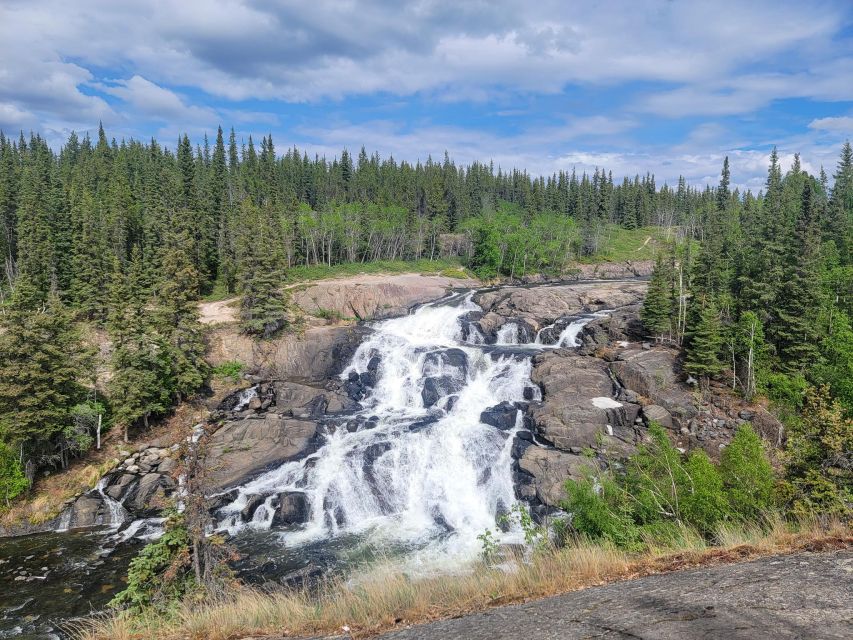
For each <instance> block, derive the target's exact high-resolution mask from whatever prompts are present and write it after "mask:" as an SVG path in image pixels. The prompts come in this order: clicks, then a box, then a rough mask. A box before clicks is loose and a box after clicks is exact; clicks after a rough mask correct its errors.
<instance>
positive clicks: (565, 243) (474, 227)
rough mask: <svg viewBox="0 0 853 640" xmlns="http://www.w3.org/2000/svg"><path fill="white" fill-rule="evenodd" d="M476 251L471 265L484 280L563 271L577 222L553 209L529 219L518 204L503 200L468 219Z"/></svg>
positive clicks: (574, 235)
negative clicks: (490, 208) (494, 207)
mask: <svg viewBox="0 0 853 640" xmlns="http://www.w3.org/2000/svg"><path fill="white" fill-rule="evenodd" d="M463 228H464V229H465V231H466V232H467V233H468V234H469V235H470V237H471V244H472V247H473V251H472V254H471V258H470V260H469V262H468V267H469V268H470V269H472V270H473V271H474V272H475V273H476V274H477V275H478V276H480V277H481V278H483V279H491V278H494V277H496V276H498V275H506V276H509V277H511V278H512V277H516V276H524V275H526V274H530V273H557V274H559V273H561V272H562V271H563V268H564V267H565V265H566V262H567V261H568V259H569V258H570V256H571V247H572V245H573V244H576V242H577V232H576V230H575V224H574V222H573V221H572V220H571V219H569V218H565V217H563V216H559V215H557V214H555V213H552V212H543V213H541V214H539V215H538V216H536V217H534V218H527V217H526V216H525V215H524V214H523V213H522V212H521V211H520V210H519V208H518V207H517V206H514V205H512V204H510V203H508V202H500V203H499V206H498V208H497V210H495V211H491V210H487V211H486V212H484V213H483V214H481V215H479V216H474V217H471V218H469V219H468V220H466V221H465V224H464V226H463Z"/></svg>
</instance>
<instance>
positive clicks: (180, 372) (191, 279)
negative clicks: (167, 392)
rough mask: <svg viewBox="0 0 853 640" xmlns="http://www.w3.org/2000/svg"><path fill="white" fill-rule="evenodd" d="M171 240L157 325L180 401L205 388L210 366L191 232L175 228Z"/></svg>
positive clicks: (166, 254)
mask: <svg viewBox="0 0 853 640" xmlns="http://www.w3.org/2000/svg"><path fill="white" fill-rule="evenodd" d="M167 242H168V244H167V247H166V252H165V254H164V256H163V279H162V283H161V284H160V286H159V289H158V291H157V302H158V304H159V308H158V310H157V324H158V331H159V332H160V333H161V335H162V336H163V337H164V339H165V340H166V342H167V344H168V347H169V354H170V360H171V363H172V364H171V370H172V371H171V374H172V382H173V385H174V386H173V390H174V394H175V396H176V397H177V399H178V400H179V401H180V400H181V399H183V398H186V397H188V396H190V395H192V394H193V393H195V392H196V391H198V390H199V389H200V388H201V386H202V385H203V384H204V382H205V380H206V379H207V375H208V373H209V368H210V367H209V365H208V364H207V362H206V361H205V360H204V354H205V343H204V333H203V331H202V326H201V324H200V323H199V310H198V302H197V296H198V289H199V273H198V270H197V269H196V268H195V266H194V262H193V259H192V257H191V255H190V252H189V251H187V249H186V247H187V246H191V243H190V242H189V237H188V233H187V232H186V231H180V230H179V231H174V232H172V233H171V234H170V235H169V237H168V241H167Z"/></svg>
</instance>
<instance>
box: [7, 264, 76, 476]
mask: <svg viewBox="0 0 853 640" xmlns="http://www.w3.org/2000/svg"><path fill="white" fill-rule="evenodd" d="M41 297H42V295H41V293H40V292H39V290H38V285H33V284H31V283H30V282H29V281H28V280H26V279H23V278H22V279H21V280H20V281H19V282H18V284H17V286H16V290H15V295H14V297H13V298H12V301H11V304H10V305H9V308H8V309H7V310H6V313H5V315H4V316H3V317H2V330H0V441H2V442H5V443H6V444H8V445H10V446H11V447H12V448H13V449H16V450H17V449H22V450H23V452H24V456H23V457H24V459H25V460H33V461H35V462H36V463H39V464H44V463H58V462H63V463H64V462H65V461H66V459H65V458H64V456H63V455H62V454H63V453H64V452H63V451H62V450H61V449H60V448H59V446H60V441H61V439H62V436H63V431H64V430H65V429H66V428H68V427H69V425H70V424H71V410H72V408H73V407H74V406H75V405H77V404H78V403H79V402H81V401H82V400H83V399H84V397H85V389H84V388H83V386H82V385H81V384H80V380H81V378H84V375H83V374H84V373H85V372H86V371H91V369H92V367H91V361H90V359H89V358H88V357H87V356H88V354H87V353H86V351H85V350H84V348H83V346H82V344H81V341H80V338H79V336H78V334H77V331H76V329H75V327H74V326H73V324H72V322H71V317H70V314H69V313H68V311H67V310H66V309H65V307H64V306H63V304H62V302H61V301H60V300H59V297H58V296H57V295H56V293H49V294H48V295H47V298H46V299H45V300H44V301H42V300H41Z"/></svg>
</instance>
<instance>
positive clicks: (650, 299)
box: [640, 253, 673, 339]
mask: <svg viewBox="0 0 853 640" xmlns="http://www.w3.org/2000/svg"><path fill="white" fill-rule="evenodd" d="M672 306H673V300H672V282H671V273H670V271H669V269H668V268H667V264H666V263H665V262H664V258H663V254H662V253H658V257H657V261H656V262H655V269H654V271H653V272H652V277H651V280H650V281H649V288H648V291H647V292H646V298H645V300H643V309H642V311H641V312H640V318H641V319H642V321H643V327H645V329H646V331H647V332H648V333H649V334H650V335H653V336H655V337H656V338H658V339H661V338H663V337H664V336H665V335H666V334H672Z"/></svg>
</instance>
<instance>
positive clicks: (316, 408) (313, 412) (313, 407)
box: [291, 394, 329, 420]
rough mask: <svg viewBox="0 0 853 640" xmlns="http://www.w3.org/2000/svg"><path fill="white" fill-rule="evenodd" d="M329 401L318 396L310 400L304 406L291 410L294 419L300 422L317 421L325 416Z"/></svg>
mask: <svg viewBox="0 0 853 640" xmlns="http://www.w3.org/2000/svg"><path fill="white" fill-rule="evenodd" d="M328 406H329V399H328V398H327V397H326V396H325V395H323V394H319V395H316V396H314V397H313V398H311V400H309V401H308V402H307V403H306V404H305V405H304V406H302V407H296V408H294V409H291V413H292V415H293V417H294V418H298V419H300V420H319V419H320V418H322V417H323V416H324V415H325V414H326V409H327V407H328Z"/></svg>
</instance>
